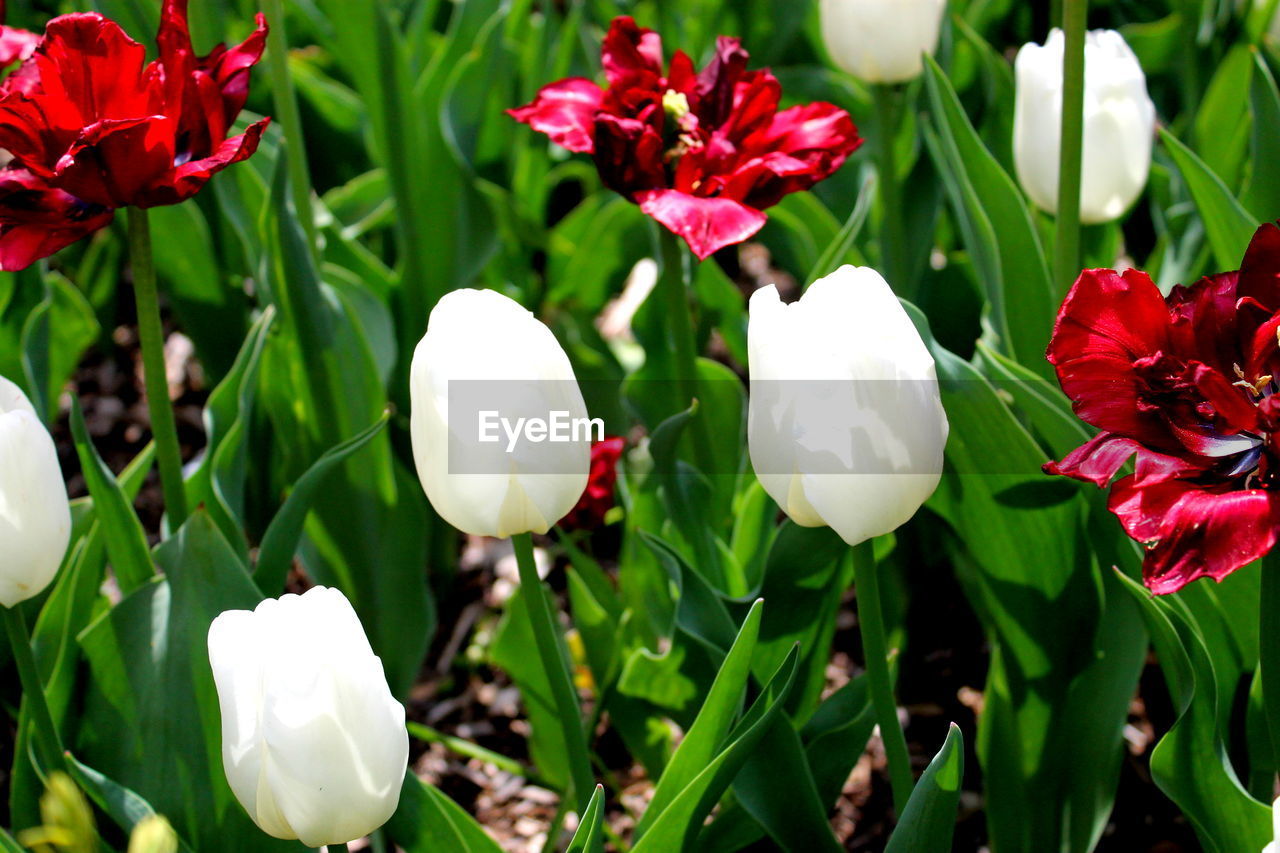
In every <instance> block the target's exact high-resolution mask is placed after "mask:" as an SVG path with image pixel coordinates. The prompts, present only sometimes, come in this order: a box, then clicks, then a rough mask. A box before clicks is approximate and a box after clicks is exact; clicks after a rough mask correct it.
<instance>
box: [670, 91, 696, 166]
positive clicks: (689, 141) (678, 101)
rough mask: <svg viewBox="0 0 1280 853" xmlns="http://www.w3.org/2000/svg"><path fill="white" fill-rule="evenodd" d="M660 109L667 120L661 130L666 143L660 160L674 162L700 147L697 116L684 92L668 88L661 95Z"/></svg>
mask: <svg viewBox="0 0 1280 853" xmlns="http://www.w3.org/2000/svg"><path fill="white" fill-rule="evenodd" d="M662 111H663V112H664V113H665V114H666V117H667V121H666V124H665V126H664V127H665V129H664V132H663V134H662V135H663V141H664V142H665V143H666V144H665V146H664V150H663V154H662V162H664V163H668V164H670V163H674V162H675V161H676V160H679V159H680V158H681V157H683V156H684V155H685V154H688V153H689V152H690V151H696V150H698V149H699V148H701V147H702V140H701V139H699V138H698V134H697V129H698V117H697V116H695V115H694V114H693V110H692V109H691V108H690V107H689V98H688V96H687V95H685V93H684V92H677V91H676V90H675V89H668V90H667V91H666V94H664V95H663V96H662Z"/></svg>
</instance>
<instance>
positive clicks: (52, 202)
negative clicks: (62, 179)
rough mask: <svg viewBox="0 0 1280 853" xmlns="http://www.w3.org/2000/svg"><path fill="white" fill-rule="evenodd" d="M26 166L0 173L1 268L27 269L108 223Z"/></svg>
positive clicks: (101, 214)
mask: <svg viewBox="0 0 1280 853" xmlns="http://www.w3.org/2000/svg"><path fill="white" fill-rule="evenodd" d="M111 218H112V212H111V211H109V210H102V209H93V208H88V207H86V205H84V204H83V203H82V202H81V201H80V200H79V199H76V198H75V197H73V196H70V195H68V194H67V193H65V192H62V191H61V190H56V189H53V188H52V187H50V186H49V185H48V183H47V182H45V180H44V179H43V178H41V177H39V176H37V175H35V174H33V173H31V172H29V171H27V170H25V169H13V168H10V169H5V170H3V171H0V270H5V271H12V270H20V269H26V268H27V267H29V266H30V265H31V264H33V263H35V262H36V261H38V260H40V259H41V258H45V257H48V256H49V255H52V254H53V253H54V252H57V251H58V250H59V249H62V248H64V247H66V246H69V245H71V244H72V243H74V242H76V241H77V240H80V239H81V238H83V237H85V236H87V235H88V234H91V233H93V232H94V231H97V230H98V229H99V228H103V227H105V226H106V225H108V224H109V223H110V222H111Z"/></svg>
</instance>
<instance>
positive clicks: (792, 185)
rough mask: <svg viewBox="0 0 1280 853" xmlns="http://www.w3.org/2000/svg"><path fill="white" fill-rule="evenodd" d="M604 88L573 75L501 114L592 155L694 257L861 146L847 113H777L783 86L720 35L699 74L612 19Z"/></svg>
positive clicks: (654, 39)
mask: <svg viewBox="0 0 1280 853" xmlns="http://www.w3.org/2000/svg"><path fill="white" fill-rule="evenodd" d="M601 56H602V59H603V64H604V73H605V78H606V80H607V83H608V85H607V86H606V87H605V88H603V89H602V88H601V87H600V86H598V85H596V84H595V83H594V82H593V81H591V80H588V79H585V78H581V77H575V78H571V79H568V80H561V81H559V82H557V83H552V84H550V85H548V86H545V87H543V89H542V90H541V91H539V92H538V96H537V98H535V99H534V101H533V103H531V104H528V105H526V106H523V107H520V108H518V109H514V110H508V113H509V114H510V115H511V116H513V117H514V118H515V119H517V120H518V121H521V122H523V123H525V124H528V125H529V126H530V127H532V128H533V129H534V130H537V131H539V132H541V133H545V134H547V136H549V137H551V140H552V141H553V142H555V143H556V144H558V145H561V146H563V147H565V148H567V149H569V150H570V151H577V152H581V153H586V154H591V155H592V156H593V157H594V159H595V162H596V167H597V168H598V169H599V171H600V177H601V179H602V180H603V181H604V183H605V184H606V185H607V186H608V187H609V188H611V189H613V190H616V191H617V192H619V193H621V194H622V195H624V196H626V197H627V198H629V199H631V200H632V201H634V202H635V203H636V204H638V205H640V209H641V210H643V211H644V212H645V213H646V214H648V215H649V216H652V217H653V218H654V219H656V220H657V221H658V222H660V223H662V224H663V225H664V226H666V227H667V228H668V229H670V230H671V231H672V232H673V233H675V234H677V235H679V236H680V237H683V238H684V240H685V242H686V243H688V244H689V248H690V249H692V250H693V252H694V254H696V255H697V256H698V257H699V258H702V259H705V258H707V257H708V256H710V255H711V254H712V253H714V252H716V251H718V250H720V249H722V248H724V247H725V246H729V245H732V244H734V243H741V242H742V241H743V240H746V239H748V238H749V237H751V236H752V235H754V234H755V233H756V232H757V231H759V230H760V229H761V227H763V226H764V223H765V220H766V218H767V217H766V216H765V213H764V211H765V209H766V208H769V207H772V206H773V205H775V204H777V203H778V202H779V201H781V200H782V197H783V196H785V195H787V194H789V193H793V192H797V191H799V190H807V189H809V188H810V187H812V186H813V185H814V184H816V183H818V182H819V181H821V180H823V179H825V178H827V177H829V176H830V175H831V174H832V173H834V172H835V171H836V170H837V169H839V168H840V166H841V165H842V164H843V163H844V161H845V159H846V158H847V157H848V156H849V155H850V154H851V153H853V151H854V150H855V149H856V148H857V147H858V146H859V145H861V144H862V140H861V139H860V138H859V137H858V131H857V128H856V127H854V124H853V120H852V119H850V118H849V114H848V113H847V112H845V111H844V110H842V109H839V108H838V107H835V106H832V105H831V104H825V103H812V104H805V105H803V106H795V107H791V108H789V109H785V110H782V111H779V110H778V104H779V101H780V100H781V97H782V87H781V85H780V84H779V83H778V80H777V78H776V77H774V76H773V74H771V73H770V72H769V71H767V70H756V71H748V70H747V58H748V55H747V51H746V50H744V49H743V48H742V45H741V44H740V42H739V41H738V39H736V38H729V37H727V36H721V37H720V38H719V40H718V41H717V42H716V52H715V57H714V58H713V59H712V60H711V62H710V63H709V64H708V65H707V67H706V68H704V69H703V70H702V71H695V69H694V66H693V61H692V60H690V59H689V57H688V56H687V55H686V54H684V53H682V52H680V51H676V53H675V55H674V56H672V58H671V64H670V66H669V67H668V68H667V69H666V70H665V71H664V68H663V52H662V40H661V38H660V37H659V36H658V34H657V33H655V32H653V31H652V30H647V29H643V28H641V27H639V26H637V25H636V23H635V21H634V20H632V19H631V18H628V17H621V18H616V19H614V21H613V24H612V25H611V26H610V28H609V32H608V34H607V35H606V36H605V39H604V44H603V47H602V51H601Z"/></svg>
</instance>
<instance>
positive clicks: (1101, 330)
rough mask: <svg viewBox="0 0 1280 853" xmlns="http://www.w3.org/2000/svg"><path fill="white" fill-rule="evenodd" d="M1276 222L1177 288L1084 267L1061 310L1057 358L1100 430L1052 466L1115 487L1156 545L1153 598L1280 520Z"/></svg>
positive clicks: (1230, 560) (1241, 560) (1212, 571)
mask: <svg viewBox="0 0 1280 853" xmlns="http://www.w3.org/2000/svg"><path fill="white" fill-rule="evenodd" d="M1278 351H1280V228H1277V227H1276V225H1274V224H1268V225H1264V226H1262V227H1261V228H1260V229H1258V231H1257V233H1256V234H1255V235H1254V238H1253V241H1252V243H1251V244H1250V246H1249V250H1248V252H1247V254H1246V255H1245V257H1244V261H1243V263H1242V265H1241V269H1240V271H1239V272H1231V273H1222V274H1220V275H1214V276H1210V277H1208V278H1205V279H1202V280H1201V281H1199V282H1197V283H1196V284H1194V285H1191V286H1190V287H1182V286H1179V287H1175V288H1174V289H1173V291H1172V292H1171V293H1170V294H1169V296H1168V297H1167V298H1165V297H1162V296H1161V295H1160V291H1159V290H1158V289H1157V288H1156V286H1155V284H1154V283H1153V282H1152V281H1151V279H1150V278H1149V277H1148V276H1147V275H1146V274H1145V273H1141V272H1138V271H1136V270H1130V271H1129V272H1126V273H1124V274H1123V275H1120V274H1118V273H1115V272H1113V271H1111V270H1087V271H1085V272H1084V273H1082V274H1081V276H1080V278H1079V280H1078V281H1077V282H1076V283H1075V286H1074V287H1073V288H1072V289H1071V292H1070V293H1069V294H1067V298H1066V301H1065V302H1064V303H1063V305H1062V310H1061V311H1060V313H1059V314H1058V321H1057V325H1056V326H1055V327H1054V332H1053V339H1052V341H1051V342H1050V344H1049V352H1048V358H1049V361H1050V362H1051V363H1052V364H1053V365H1054V367H1055V368H1056V369H1057V372H1058V380H1059V382H1060V383H1061V384H1062V389H1063V391H1065V392H1066V394H1067V396H1068V397H1070V398H1071V402H1072V407H1073V408H1074V410H1075V412H1076V414H1077V415H1079V416H1080V418H1081V419H1083V420H1084V421H1086V422H1088V423H1090V424H1092V425H1093V426H1095V427H1097V428H1099V429H1100V430H1102V432H1100V433H1099V434H1098V435H1097V436H1096V437H1095V438H1094V439H1092V440H1091V441H1089V442H1088V443H1086V444H1085V445H1083V446H1082V447H1079V448H1077V449H1076V450H1074V451H1072V452H1071V453H1070V454H1068V456H1067V457H1066V458H1065V459H1063V460H1062V461H1061V462H1052V463H1049V464H1048V465H1046V466H1045V470H1046V471H1048V472H1049V473H1053V474H1065V475H1067V476H1070V477H1075V478H1077V479H1080V480H1086V481H1088V482H1092V483H1095V484H1096V485H1098V486H1102V487H1105V486H1107V484H1108V483H1110V482H1111V480H1112V478H1113V477H1114V476H1115V475H1116V474H1117V473H1118V472H1119V471H1120V469H1121V468H1122V467H1124V466H1125V464H1126V463H1127V462H1128V461H1129V460H1130V459H1131V458H1133V459H1135V466H1134V472H1133V473H1131V474H1127V475H1126V476H1123V477H1121V478H1120V479H1119V480H1117V481H1116V482H1115V483H1114V484H1113V485H1112V486H1111V497H1110V502H1109V506H1110V508H1111V511H1112V512H1114V513H1115V514H1116V516H1117V517H1118V518H1119V519H1120V522H1121V523H1122V524H1123V525H1124V528H1125V530H1126V531H1127V532H1128V534H1129V535H1130V536H1132V537H1133V538H1134V539H1136V540H1137V541H1139V542H1141V543H1142V544H1143V545H1144V546H1145V548H1146V557H1145V560H1144V562H1143V574H1144V577H1145V581H1146V584H1147V587H1148V588H1150V589H1151V590H1152V591H1153V592H1156V593H1166V592H1175V591H1177V590H1179V589H1181V588H1182V587H1183V586H1185V585H1186V584H1188V583H1190V582H1191V581H1193V580H1196V579H1197V578H1201V577H1212V578H1214V579H1216V580H1221V579H1222V578H1224V577H1226V576H1227V575H1228V574H1230V573H1231V572H1233V571H1235V570H1236V569H1238V568H1240V567H1242V566H1245V565H1247V564H1249V563H1251V562H1253V561H1254V560H1256V559H1258V558H1259V557H1261V556H1263V555H1264V554H1266V553H1267V552H1268V551H1270V550H1271V548H1272V547H1273V546H1274V545H1275V543H1276V536H1277V530H1278V529H1280V395H1277V394H1276V392H1277V391H1278V390H1280V381H1277V380H1278V378H1280V354H1278Z"/></svg>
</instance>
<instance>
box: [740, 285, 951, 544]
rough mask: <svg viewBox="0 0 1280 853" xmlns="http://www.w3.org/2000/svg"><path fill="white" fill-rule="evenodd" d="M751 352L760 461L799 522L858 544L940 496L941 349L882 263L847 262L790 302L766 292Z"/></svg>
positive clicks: (757, 309)
mask: <svg viewBox="0 0 1280 853" xmlns="http://www.w3.org/2000/svg"><path fill="white" fill-rule="evenodd" d="M748 358H749V361H750V368H751V403H750V409H749V420H748V440H749V443H750V450H751V464H752V466H753V467H754V468H755V471H756V476H757V477H758V478H759V479H760V483H761V485H763V486H764V488H765V490H766V491H768V492H769V494H770V495H772V496H773V499H774V500H776V501H777V502H778V505H779V506H781V507H782V509H783V510H784V511H785V512H786V513H787V515H789V516H790V517H791V519H792V520H793V521H795V522H796V523H797V524H800V525H803V526H806V527H819V526H822V525H827V526H829V527H831V528H833V529H834V530H835V531H836V533H838V534H840V536H841V538H843V539H844V540H845V541H846V542H848V543H849V544H850V545H857V544H858V543H860V542H864V541H866V540H867V539H871V538H872V537H875V536H880V535H882V534H885V533H888V532H890V531H891V530H894V529H895V528H897V527H899V526H900V525H902V524H904V523H905V522H906V521H907V520H909V519H910V518H911V517H912V516H913V515H915V513H916V511H917V510H918V509H919V508H920V505H921V504H923V503H924V502H925V500H927V499H928V497H929V496H930V495H931V494H933V491H934V489H936V488H937V486H938V481H939V479H940V477H941V474H942V459H943V449H944V448H945V446H946V443H947V430H948V426H947V415H946V412H945V411H944V410H943V408H942V399H941V396H940V394H939V390H938V380H937V374H936V372H935V369H934V363H933V357H932V356H930V355H929V351H928V350H927V349H926V348H925V345H924V341H922V340H921V339H920V335H919V333H918V332H917V331H916V329H915V326H914V325H912V323H911V319H910V318H909V317H908V316H907V313H906V311H904V310H903V308H902V305H901V304H900V303H899V302H898V299H897V297H896V296H894V294H893V291H892V290H890V288H889V285H888V284H887V283H886V282H885V280H884V279H883V278H882V277H881V276H880V274H879V273H878V272H876V271H875V270H872V269H868V268H865V267H860V268H855V267H851V266H844V267H841V268H840V269H838V270H836V271H835V272H834V273H832V274H831V275H829V276H827V277H826V278H824V279H821V280H820V281H817V282H814V283H813V284H812V285H811V286H810V287H809V289H808V290H807V291H806V292H805V294H804V296H803V297H802V298H801V299H800V301H799V302H797V303H795V304H792V305H784V304H783V303H782V301H781V300H780V299H779V298H778V292H777V289H776V288H774V287H773V286H769V287H765V288H761V289H760V290H757V291H756V292H755V293H754V294H753V295H752V297H751V319H750V325H749V328H748Z"/></svg>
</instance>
